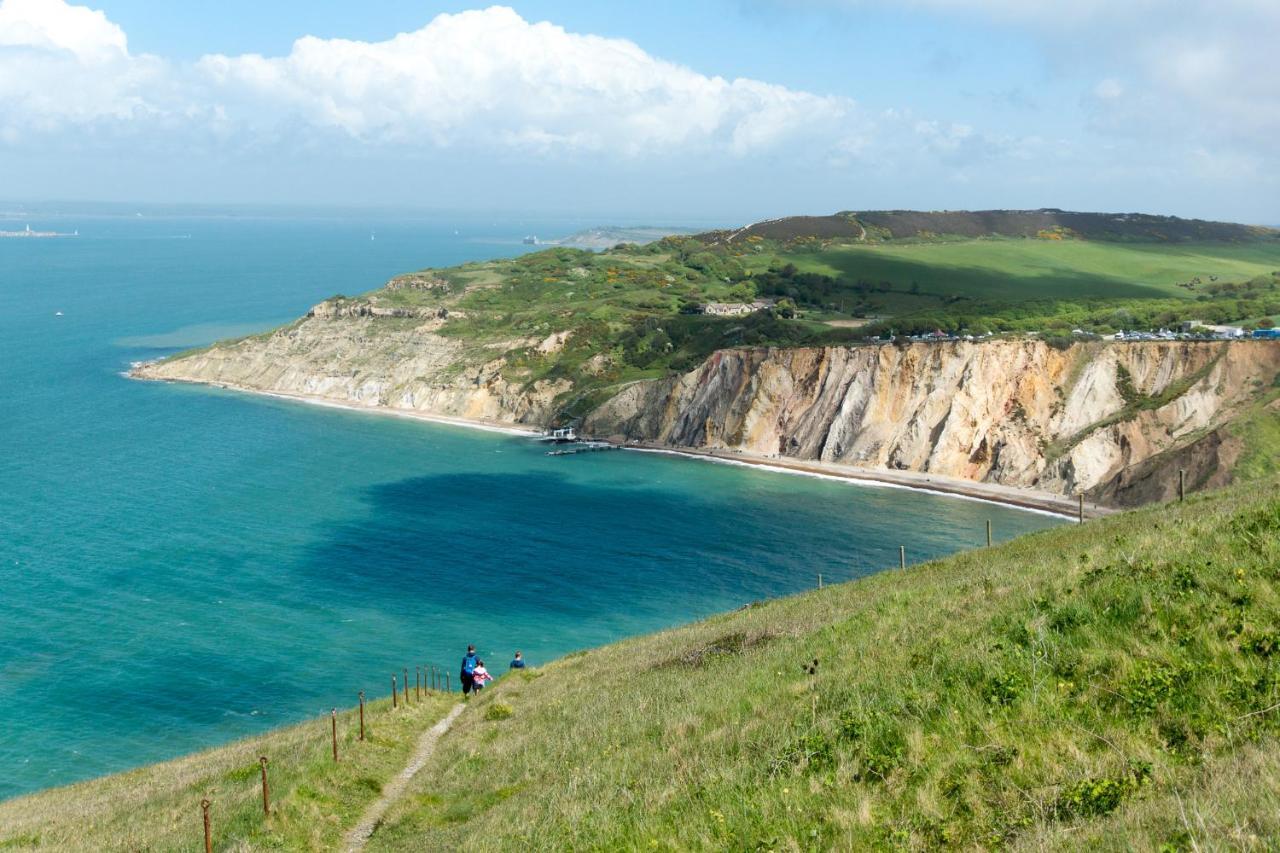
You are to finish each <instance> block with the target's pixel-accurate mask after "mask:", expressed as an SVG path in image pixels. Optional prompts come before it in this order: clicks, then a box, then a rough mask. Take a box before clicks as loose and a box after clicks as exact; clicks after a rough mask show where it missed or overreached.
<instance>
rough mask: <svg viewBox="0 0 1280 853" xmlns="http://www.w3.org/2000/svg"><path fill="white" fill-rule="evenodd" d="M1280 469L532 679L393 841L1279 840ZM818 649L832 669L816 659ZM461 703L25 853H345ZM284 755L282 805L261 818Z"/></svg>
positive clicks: (348, 731)
mask: <svg viewBox="0 0 1280 853" xmlns="http://www.w3.org/2000/svg"><path fill="white" fill-rule="evenodd" d="M1278 485H1280V481H1277V480H1276V479H1275V478H1271V479H1269V480H1267V481H1265V482H1262V483H1260V484H1256V485H1250V486H1239V487H1235V488H1233V489H1230V490H1227V491H1223V492H1218V493H1213V494H1209V495H1205V496H1196V497H1193V498H1192V499H1190V500H1189V501H1188V503H1187V505H1186V506H1185V507H1177V506H1160V507H1153V508H1150V509H1147V510H1142V511H1137V512H1133V513H1128V514H1125V515H1119V516H1112V517H1110V518H1108V519H1105V520H1101V521H1096V522H1091V523H1090V524H1088V525H1086V526H1084V527H1075V526H1068V527H1062V528H1058V529H1055V530H1052V531H1046V532H1043V533H1038V534H1035V535H1032V536H1028V537H1024V538H1022V539H1019V540H1015V541H1014V542H1011V543H1008V544H1006V545H1003V546H1000V547H997V548H995V549H991V550H984V551H974V552H970V553H967V554H961V555H958V556H955V557H952V558H948V559H945V560H940V561H937V562H934V563H929V564H925V565H921V566H917V567H913V568H910V569H908V570H906V571H905V572H903V571H891V572H886V573H884V574H881V575H877V576H873V577H870V578H865V579H862V580H859V581H855V582H852V583H847V584H842V585H839V586H834V587H828V588H826V589H825V590H822V591H815V592H811V593H808V594H804V595H799V596H794V597H791V598H787V599H781V600H777V601H772V602H768V603H765V604H761V605H758V606H754V607H751V608H746V609H744V610H741V611H738V612H734V613H730V614H725V615H723V616H720V617H716V618H713V619H710V620H707V621H705V622H701V623H697V624H694V625H690V626H687V627H684V628H680V629H676V630H673V631H668V632H665V633H661V634H656V635H653V636H648V637H642V638H637V639H635V640H631V641H627V642H624V643H619V644H616V645H613V646H608V647H604V648H601V649H597V650H594V651H591V652H587V653H584V654H579V655H573V656H569V657H567V658H565V659H563V660H561V661H557V662H555V663H552V664H550V665H548V666H546V667H545V668H543V669H540V670H537V671H530V672H527V673H522V674H520V675H517V676H508V677H505V678H503V679H501V680H500V681H499V683H498V684H497V686H496V687H495V688H494V689H492V690H491V691H489V692H487V693H486V694H485V695H484V696H483V697H482V698H481V699H480V700H479V701H476V702H474V703H472V704H471V705H470V706H469V707H468V709H467V711H466V712H465V713H464V714H463V715H462V716H461V717H460V718H459V720H458V721H457V723H456V724H455V726H454V729H453V731H452V732H451V733H450V734H448V735H446V736H445V737H444V738H443V740H442V741H441V743H440V747H439V749H438V751H437V754H436V757H435V758H434V759H433V761H432V763H430V764H429V765H428V766H427V767H426V768H425V769H424V771H423V772H422V773H421V774H419V776H418V777H417V779H416V781H415V783H414V787H413V788H411V790H410V791H409V793H408V795H407V796H406V797H405V798H404V799H403V800H401V801H400V803H399V805H398V806H396V807H394V808H393V810H392V811H391V812H390V813H389V814H388V816H387V819H386V821H385V823H384V824H383V825H382V826H381V827H380V829H379V830H378V832H377V833H376V834H375V835H374V837H373V839H372V844H371V849H391V850H419V849H424V848H432V847H434V848H440V849H452V848H472V849H548V848H554V849H565V848H571V849H690V848H694V849H697V848H710V849H722V848H730V849H829V848H840V849H850V848H865V847H894V846H896V847H904V848H927V847H937V846H942V845H946V844H953V845H963V846H971V847H976V846H1003V845H1009V846H1027V847H1070V848H1079V847H1102V848H1107V847H1110V848H1115V849H1157V848H1159V847H1160V846H1161V845H1166V844H1167V845H1169V846H1168V847H1167V848H1164V849H1191V848H1192V847H1193V846H1199V847H1201V848H1203V847H1204V846H1232V847H1241V848H1256V849H1264V848H1266V847H1267V845H1268V844H1272V845H1273V844H1274V840H1275V839H1277V838H1280V784H1278V783H1280V748H1278V747H1280V742H1278V740H1277V734H1280V710H1278V707H1280V706H1278V705H1277V703H1278V701H1280V695H1278V694H1280V666H1278V663H1280V601H1278V600H1277V594H1276V583H1277V580H1278V577H1277V574H1278V573H1280V498H1276V497H1275V495H1276V487H1277V486H1278ZM815 659H816V660H817V661H818V665H817V668H816V672H814V673H812V674H811V673H809V672H807V671H805V669H804V666H805V665H806V664H808V663H810V662H811V661H813V660H815ZM447 702H448V700H446V699H443V698H441V699H439V700H438V701H437V702H436V703H433V704H428V703H426V702H424V703H423V705H421V706H416V707H415V708H413V709H411V710H410V711H409V712H408V713H406V712H405V711H403V709H402V711H401V712H399V713H398V714H390V713H388V712H387V709H386V708H385V703H381V704H379V705H376V706H375V707H374V710H373V711H372V713H371V730H372V732H373V740H372V742H371V743H370V744H366V745H365V746H363V747H357V745H356V744H354V743H352V738H353V737H354V721H353V720H352V718H351V715H350V714H349V713H348V715H346V716H345V717H344V718H342V722H341V726H342V731H343V732H344V735H343V737H344V740H343V744H342V754H343V755H344V756H347V757H348V758H347V759H346V760H345V761H344V762H343V763H341V764H339V765H338V766H336V767H335V766H334V765H332V764H331V763H330V762H329V756H328V741H327V738H326V734H327V732H326V730H325V726H324V721H320V722H319V724H318V725H317V723H309V724H306V725H304V726H299V727H295V728H292V729H286V730H282V731H280V732H276V733H274V734H271V735H268V736H266V737H264V738H261V739H254V740H249V741H245V742H242V743H239V744H235V745H232V746H230V747H225V748H222V749H218V750H213V751H211V752H208V753H203V754H200V755H196V756H192V757H189V758H185V759H181V760H179V761H176V762H170V763H167V764H161V765H156V766H153V767H149V768H143V769H141V770H138V771H134V772H131V773H127V774H121V775H119V776H113V777H109V778H106V779H102V780H97V781H93V782H86V783H83V784H80V785H75V786H71V787H69V788H63V789H58V790H54V791H49V792H45V793H41V794H36V795H33V796H30V797H25V798H21V799H18V800H13V801H10V802H8V803H4V804H0V848H13V849H24V848H26V847H28V846H43V847H45V848H48V849H122V848H123V849H158V850H168V849H177V848H183V849H193V847H194V846H195V844H193V840H194V841H195V843H196V844H198V839H199V812H198V802H199V799H200V798H201V797H203V796H211V798H212V799H214V800H215V801H216V803H217V805H216V807H215V816H216V823H215V827H216V832H217V840H218V849H228V848H229V849H267V848H284V849H332V848H333V847H334V846H335V844H336V843H337V840H338V839H339V838H340V837H341V834H342V832H343V831H344V830H345V829H347V828H348V827H350V826H351V825H352V824H353V823H354V822H355V821H356V819H357V816H358V815H359V813H360V812H361V811H362V810H363V808H364V807H365V806H366V805H367V804H368V803H369V802H371V801H372V800H373V799H374V797H375V796H376V792H377V790H378V788H379V786H380V785H381V784H382V783H384V782H385V781H386V780H387V779H388V778H390V776H391V775H392V774H393V773H394V772H395V771H396V770H397V769H398V768H399V767H400V766H402V764H403V763H404V761H405V760H406V759H407V757H408V755H409V753H410V752H411V749H412V744H413V742H414V741H415V740H416V738H417V736H418V735H419V734H420V733H421V732H422V731H423V730H425V729H426V728H427V727H428V726H429V725H430V724H431V723H432V722H433V721H434V720H435V719H437V718H438V717H439V716H440V715H441V714H442V713H443V712H444V711H445V703H447ZM263 751H265V752H267V753H268V754H270V755H271V756H272V758H273V763H272V786H273V790H274V791H275V792H276V793H275V798H276V802H277V803H278V807H277V808H278V810H277V813H276V814H275V815H274V816H273V817H272V818H270V819H269V820H268V821H267V822H265V823H264V822H263V821H262V818H261V816H260V814H259V813H258V799H257V798H258V782H257V775H256V774H257V765H256V763H255V759H256V757H257V755H258V754H260V752H263Z"/></svg>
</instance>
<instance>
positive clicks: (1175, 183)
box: [0, 0, 1280, 224]
mask: <svg viewBox="0 0 1280 853" xmlns="http://www.w3.org/2000/svg"><path fill="white" fill-rule="evenodd" d="M1277 45H1280V0H1217V2H1215V3H1212V4H1210V3H1204V2H1199V0H1105V2H1104V0H1073V2H1071V3H1067V4H1064V3H1061V2H1056V0H1055V2H1042V0H698V2H688V0H685V2H675V0H646V2H625V0H611V2H608V3H601V2H568V1H567V0H559V2H557V1H556V0H533V1H532V2H518V0H516V1H515V2H511V4H510V5H495V6H484V5H475V4H468V3H463V2H428V0H365V2H362V3H359V4H354V3H350V2H341V3H338V2H327V0H305V2H304V0H273V2H271V3H262V2H260V0H254V2H249V0H221V2H219V3H217V4H213V3H205V2H201V3H188V2H182V1H181V0H166V2H158V0H97V2H95V3H91V4H90V5H78V4H76V3H73V2H66V0H0V199H5V200H10V201H13V200H20V201H42V200H86V201H88V200H93V201H113V202H139V203H144V202H156V203H192V204H223V203H225V204H236V203H259V204H261V203H268V204H288V205H306V204H341V205H378V206H406V207H421V208H434V209H446V210H477V211H499V210H507V211H521V212H538V211H543V212H548V213H556V214H574V215H584V216H591V215H597V214H598V215H609V214H611V215H614V216H615V217H617V216H625V217H627V218H628V219H631V220H633V221H638V220H641V219H645V218H650V219H652V220H653V221H659V220H661V221H662V222H666V223H670V224H676V223H678V222H680V221H681V220H682V219H683V220H688V221H695V220H697V221H705V220H706V219H708V218H718V219H722V220H724V221H726V222H738V221H742V222H745V221H752V220H755V219H760V218H766V217H771V216H783V215H789V214H799V213H827V212H833V211H837V210H848V209H879V208H913V209H986V208H1036V207H1060V208H1066V209H1075V210H1106V211H1142V212H1152V213H1168V214H1175V215H1181V216H1199V217H1204V218H1214V219H1227V220H1234V221H1246V222H1261V223H1280V74H1276V73H1275V71H1274V65H1273V60H1272V56H1273V53H1274V51H1275V49H1276V46H1277Z"/></svg>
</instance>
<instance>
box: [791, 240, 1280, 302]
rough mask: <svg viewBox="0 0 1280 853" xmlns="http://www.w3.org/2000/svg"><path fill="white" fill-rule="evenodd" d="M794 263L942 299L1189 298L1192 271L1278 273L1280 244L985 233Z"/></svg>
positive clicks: (1231, 277) (840, 249)
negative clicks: (1140, 241)
mask: <svg viewBox="0 0 1280 853" xmlns="http://www.w3.org/2000/svg"><path fill="white" fill-rule="evenodd" d="M793 262H794V263H795V264H796V266H798V267H800V268H801V269H803V270H807V271H811V272H818V273H823V274H825V275H829V276H834V277H836V278H840V279H844V280H855V281H856V280H857V279H859V278H862V279H867V280H871V281H875V282H879V281H886V280H887V281H891V282H894V283H895V285H896V289H897V290H900V291H902V292H903V293H905V292H906V291H908V290H909V289H910V286H911V284H912V283H916V284H918V285H919V289H920V291H921V292H922V293H923V294H926V295H928V296H933V297H943V298H945V297H948V296H955V295H961V296H965V297H968V298H972V299H981V300H1002V301H1009V302H1017V301H1025V300H1033V299H1037V300H1038V299H1061V300H1080V299H1144V298H1145V299H1150V298H1160V297H1177V298H1194V296H1195V295H1196V292H1195V290H1194V289H1191V290H1189V289H1187V288H1184V287H1179V286H1178V285H1179V284H1180V283H1186V282H1189V281H1191V280H1192V279H1193V278H1196V277H1199V278H1200V279H1201V280H1202V281H1203V282H1204V283H1206V284H1207V283H1209V282H1210V279H1211V278H1213V277H1216V278H1218V279H1220V280H1223V281H1247V280H1249V279H1251V278H1254V277H1256V276H1260V275H1268V274H1270V273H1271V272H1273V271H1275V270H1278V269H1280V243H1276V242H1270V243H1244V244H1239V243H1197V244H1174V245H1168V244H1163V243H1147V244H1138V243H1091V242H1084V241H1080V240H1061V241H1054V240H1013V239H984V240H966V241H962V242H938V243H906V244H893V243H886V244H875V245H859V244H846V245H841V246H836V247H833V248H829V249H825V250H821V251H817V252H813V253H811V254H798V255H796V257H795V259H794V261H793ZM1204 290H1205V289H1204V288H1203V287H1202V288H1201V289H1200V291H1201V292H1204Z"/></svg>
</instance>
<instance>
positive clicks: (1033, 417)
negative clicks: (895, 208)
mask: <svg viewBox="0 0 1280 853" xmlns="http://www.w3.org/2000/svg"><path fill="white" fill-rule="evenodd" d="M449 316H450V315H449V312H448V311H447V310H445V309H443V308H442V309H439V310H437V309H429V310H424V309H421V308H419V309H411V310H404V309H400V308H392V307H386V306H379V305H377V304H373V305H369V304H364V303H360V302H351V301H342V300H331V301H328V302H324V303H321V304H320V305H318V306H316V308H315V309H313V310H312V311H311V313H309V314H308V315H307V316H306V317H305V318H303V319H302V320H299V321H298V322H297V323H294V324H292V325H290V326H287V327H285V328H283V329H280V330H277V331H275V332H273V333H271V334H269V335H264V336H258V337H255V338H249V339H246V340H243V341H239V342H234V343H229V344H219V345H215V346H213V347H210V348H208V349H205V350H202V351H198V352H195V353H190V354H185V355H180V356H178V357H176V358H174V359H170V360H167V361H162V362H157V363H152V364H145V365H141V366H139V367H138V368H137V369H136V370H135V375H138V376H141V377H143V378H149V379H171V380H182V381H191V382H204V383H209V384H215V385H223V386H227V387H233V388H240V389H245V390H251V391H265V392H274V393H283V394H291V395H299V396H307V397H314V398H320V399H326V400H333V401H337V402H342V403H352V404H360V405H367V406H370V407H378V406H381V407H388V408H393V409H402V410H411V411H419V412H423V413H427V414H433V415H446V416H454V417H461V418H470V419H475V420H484V421H491V422H499V423H511V424H529V425H537V426H545V425H548V424H550V423H552V422H553V421H554V420H555V419H556V418H557V417H558V415H559V413H560V406H561V405H563V403H564V400H565V399H568V398H570V397H571V396H572V395H570V394H568V392H569V391H571V390H573V386H572V384H571V383H570V382H569V381H568V380H567V379H559V380H556V381H545V380H543V381H538V382H534V383H529V382H527V381H520V380H519V379H513V378H511V373H512V371H511V370H509V369H508V368H509V365H508V363H507V361H506V358H505V354H506V353H509V352H519V351H520V350H521V349H529V348H532V349H535V350H539V351H541V350H543V349H544V348H547V349H549V348H559V347H563V346H564V345H565V340H566V337H567V336H564V335H560V336H557V335H552V336H551V337H549V338H547V339H546V340H543V341H537V340H533V339H530V340H528V341H503V342H498V343H494V344H491V345H490V346H488V347H485V346H480V345H475V344H467V343H464V342H463V341H461V340H459V339H458V338H456V337H451V336H447V335H445V334H442V333H441V329H442V327H443V326H444V324H445V323H446V322H448V319H449ZM1278 372H1280V344H1275V343H1271V342H1263V341H1256V342H1241V343H1225V342H1221V343H1192V342H1178V343H1173V342H1169V343H1134V344H1103V343H1092V344H1077V345H1075V346H1072V347H1069V348H1068V349H1065V350H1059V349H1055V348H1053V347H1050V346H1048V345H1046V344H1044V343H1040V342H1037V341H995V342H989V343H980V344H979V343H963V342H953V343H941V344H924V343H920V344H911V345H906V346H897V345H892V346H861V347H827V348H812V347H811V348H794V349H774V348H762V349H737V350H726V351H722V352H718V353H715V354H713V355H712V356H711V357H710V358H708V359H707V360H706V361H705V362H704V363H703V364H702V365H701V366H700V367H698V368H697V369H696V370H693V371H691V372H689V373H687V374H684V375H681V376H675V377H670V378H667V379H661V380H654V381H648V382H638V383H634V384H632V385H629V386H627V387H625V388H623V389H622V390H621V391H620V392H619V393H617V394H616V395H615V396H614V397H613V398H612V399H611V400H609V401H608V402H606V403H604V404H603V405H601V406H600V407H598V408H597V409H596V410H595V411H593V412H592V413H590V414H589V415H588V416H587V418H586V419H585V422H584V424H583V431H584V432H586V433H588V434H593V435H597V436H610V437H612V436H616V437H624V438H627V439H639V440H642V441H646V442H654V443H661V444H665V445H670V446H674V447H689V448H726V449H735V448H736V449H742V450H745V451H750V452H753V453H757V454H763V455H766V456H774V455H777V456H785V457H790V458H794V459H798V460H810V461H821V462H833V463H841V464H846V465H857V466H863V467H868V468H889V469H897V470H907V471H917V472H927V473H934V474H940V475H945V476H950V477H959V478H964V479H969V480H975V481H984V482H991V483H999V484H1002V485H1007V486H1020V487H1034V488H1038V489H1042V490H1045V491H1051V492H1057V493H1060V494H1074V493H1076V492H1079V491H1085V492H1088V493H1089V494H1091V495H1092V496H1093V497H1094V498H1095V499H1096V500H1099V501H1101V502H1107V503H1115V504H1132V503H1141V502H1146V501H1148V500H1153V499H1159V498H1163V497H1168V496H1169V495H1170V493H1171V490H1172V489H1174V488H1176V473H1175V472H1176V471H1177V469H1178V468H1185V469H1187V470H1188V472H1189V476H1190V477H1191V478H1192V479H1191V482H1193V483H1198V484H1199V485H1213V484H1219V483H1222V482H1225V481H1226V480H1227V479H1228V478H1229V476H1230V473H1229V472H1230V469H1231V467H1232V465H1233V464H1234V460H1235V458H1236V457H1237V456H1238V455H1239V453H1240V442H1239V440H1238V439H1237V438H1236V437H1235V436H1233V435H1232V433H1231V432H1230V430H1229V429H1228V428H1227V426H1226V425H1227V424H1229V422H1230V421H1231V419H1232V418H1233V417H1235V416H1236V415H1237V414H1239V412H1240V411H1241V410H1242V409H1243V408H1244V407H1246V406H1248V405H1252V404H1253V403H1254V402H1255V401H1256V400H1257V398H1258V397H1259V396H1260V395H1262V394H1265V393H1269V392H1270V390H1271V389H1272V388H1273V387H1274V384H1275V382H1276V377H1277V373H1278Z"/></svg>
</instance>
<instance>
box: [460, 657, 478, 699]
mask: <svg viewBox="0 0 1280 853" xmlns="http://www.w3.org/2000/svg"><path fill="white" fill-rule="evenodd" d="M479 664H480V658H479V656H478V655H476V647H475V646H467V653H466V654H465V655H463V657H462V671H461V672H460V673H458V680H459V681H461V682H462V695H463V696H466V695H467V694H468V693H470V692H471V688H473V687H475V681H476V680H475V675H476V667H477V666H478V665H479Z"/></svg>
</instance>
